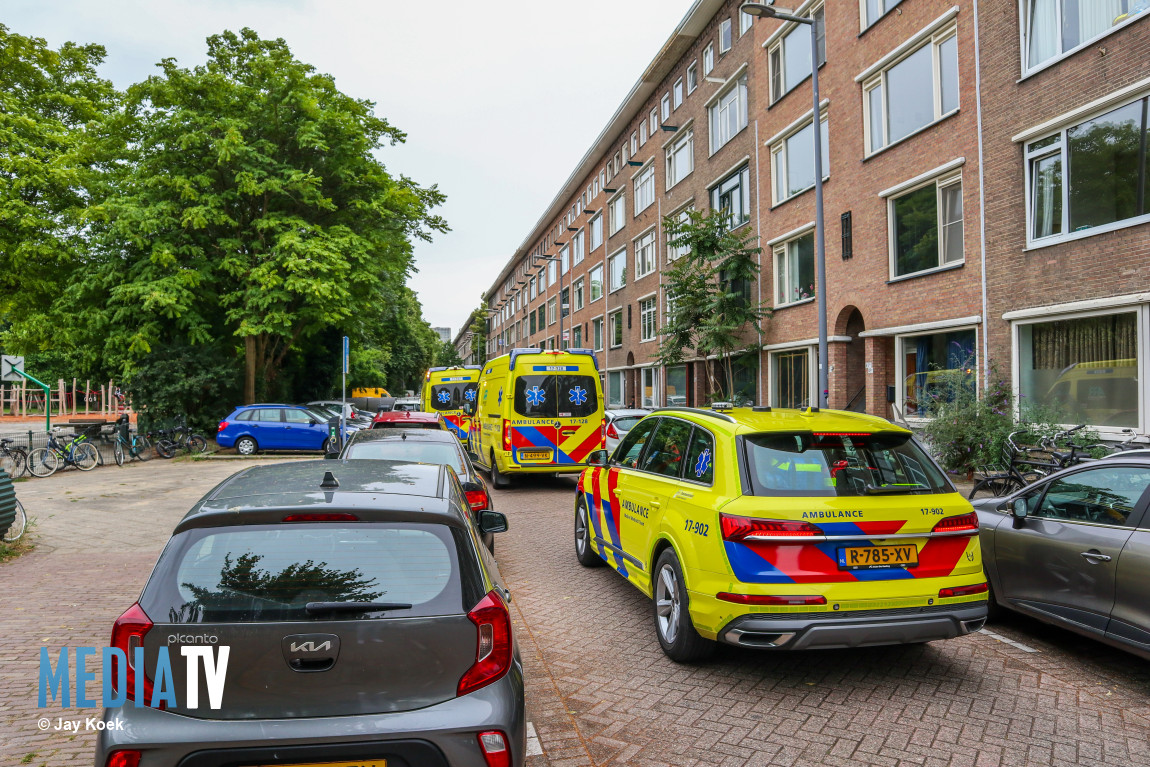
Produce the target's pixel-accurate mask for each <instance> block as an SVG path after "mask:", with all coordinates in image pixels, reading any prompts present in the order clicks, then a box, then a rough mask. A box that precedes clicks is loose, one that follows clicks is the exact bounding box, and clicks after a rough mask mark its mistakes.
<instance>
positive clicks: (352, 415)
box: [306, 399, 373, 429]
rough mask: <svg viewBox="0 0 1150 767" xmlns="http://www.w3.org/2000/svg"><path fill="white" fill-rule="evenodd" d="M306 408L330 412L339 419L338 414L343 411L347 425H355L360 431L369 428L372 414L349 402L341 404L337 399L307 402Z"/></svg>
mask: <svg viewBox="0 0 1150 767" xmlns="http://www.w3.org/2000/svg"><path fill="white" fill-rule="evenodd" d="M306 407H310V408H323V409H324V410H330V411H332V412H333V413H334V414H335V415H336V417H339V412H340V410H341V409H343V411H344V417H345V418H346V419H347V422H348V423H352V424H355V425H356V426H358V427H359V428H361V429H369V428H371V419H372V416H373V413H369V412H367V411H366V410H360V409H359V408H357V407H356V406H355V405H354V404H352V403H351V402H348V403H343V402H340V401H339V400H337V399H324V400H316V401H314V402H309V403H307V405H306Z"/></svg>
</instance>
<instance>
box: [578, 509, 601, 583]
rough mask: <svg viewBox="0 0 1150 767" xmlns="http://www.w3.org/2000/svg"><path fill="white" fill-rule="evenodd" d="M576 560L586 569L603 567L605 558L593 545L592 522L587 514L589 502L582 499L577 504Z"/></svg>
mask: <svg viewBox="0 0 1150 767" xmlns="http://www.w3.org/2000/svg"><path fill="white" fill-rule="evenodd" d="M575 559H577V560H579V564H581V565H583V566H584V567H602V566H603V565H605V564H606V562H604V561H603V558H602V557H601V556H599V555H598V554H596V553H595V549H594V548H592V545H591V520H590V519H589V518H588V514H587V501H586V500H584V499H583V498H582V497H580V498H579V500H577V501H576V502H575Z"/></svg>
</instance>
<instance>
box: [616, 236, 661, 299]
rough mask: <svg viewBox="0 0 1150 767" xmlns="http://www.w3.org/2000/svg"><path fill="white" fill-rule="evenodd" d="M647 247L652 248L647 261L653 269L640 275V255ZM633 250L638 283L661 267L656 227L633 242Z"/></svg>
mask: <svg viewBox="0 0 1150 767" xmlns="http://www.w3.org/2000/svg"><path fill="white" fill-rule="evenodd" d="M647 247H650V249H651V250H650V253H649V258H648V259H646V261H647V262H648V263H649V265H650V267H651V268H650V269H648V270H647V271H645V272H642V273H640V271H639V265H640V262H639V258H640V255H639V254H640V252H641V251H642V250H644V249H646V248H647ZM631 248H632V249H633V250H634V251H635V281H636V282H637V281H639V280H641V279H643V278H644V277H646V276H647V275H649V274H652V273H653V272H654V271H655V270H656V269H657V268H658V266H659V254H658V248H656V247H655V227H654V226H652V227H651V228H649V229H647V230H646V231H645V232H643V233H642V234H640V235H639V236H638V237H636V238H634V239H633V240H631ZM624 285H626V282H624Z"/></svg>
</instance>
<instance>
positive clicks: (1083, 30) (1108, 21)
mask: <svg viewBox="0 0 1150 767" xmlns="http://www.w3.org/2000/svg"><path fill="white" fill-rule="evenodd" d="M1067 5H1070V3H1067ZM1077 5H1078V42H1080V43H1081V42H1085V41H1086V40H1089V39H1091V38H1093V37H1097V36H1098V35H1100V34H1102V33H1103V32H1105V31H1106V30H1108V29H1110V27H1112V26H1114V22H1115V21H1116V20H1117V19H1118V17H1119V16H1121V15H1122V14H1123V13H1125V12H1126V8H1125V6H1126V0H1078V3H1077ZM1067 10H1069V8H1068V9H1067Z"/></svg>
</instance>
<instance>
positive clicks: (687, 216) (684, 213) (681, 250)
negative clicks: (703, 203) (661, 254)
mask: <svg viewBox="0 0 1150 767" xmlns="http://www.w3.org/2000/svg"><path fill="white" fill-rule="evenodd" d="M673 215H674V216H675V218H677V219H678V220H679V221H680V222H682V223H686V222H687V221H690V220H691V208H690V207H687V208H684V209H683V210H681V211H679V212H678V213H676V214H673ZM690 251H691V248H690V246H688V245H671V235H669V234H668V235H667V263H670V262H672V261H674V260H675V259H677V258H679V257H680V256H685V255H687V253H689V252H690ZM670 311H671V310H670V308H668V309H667V312H668V313H670Z"/></svg>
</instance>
